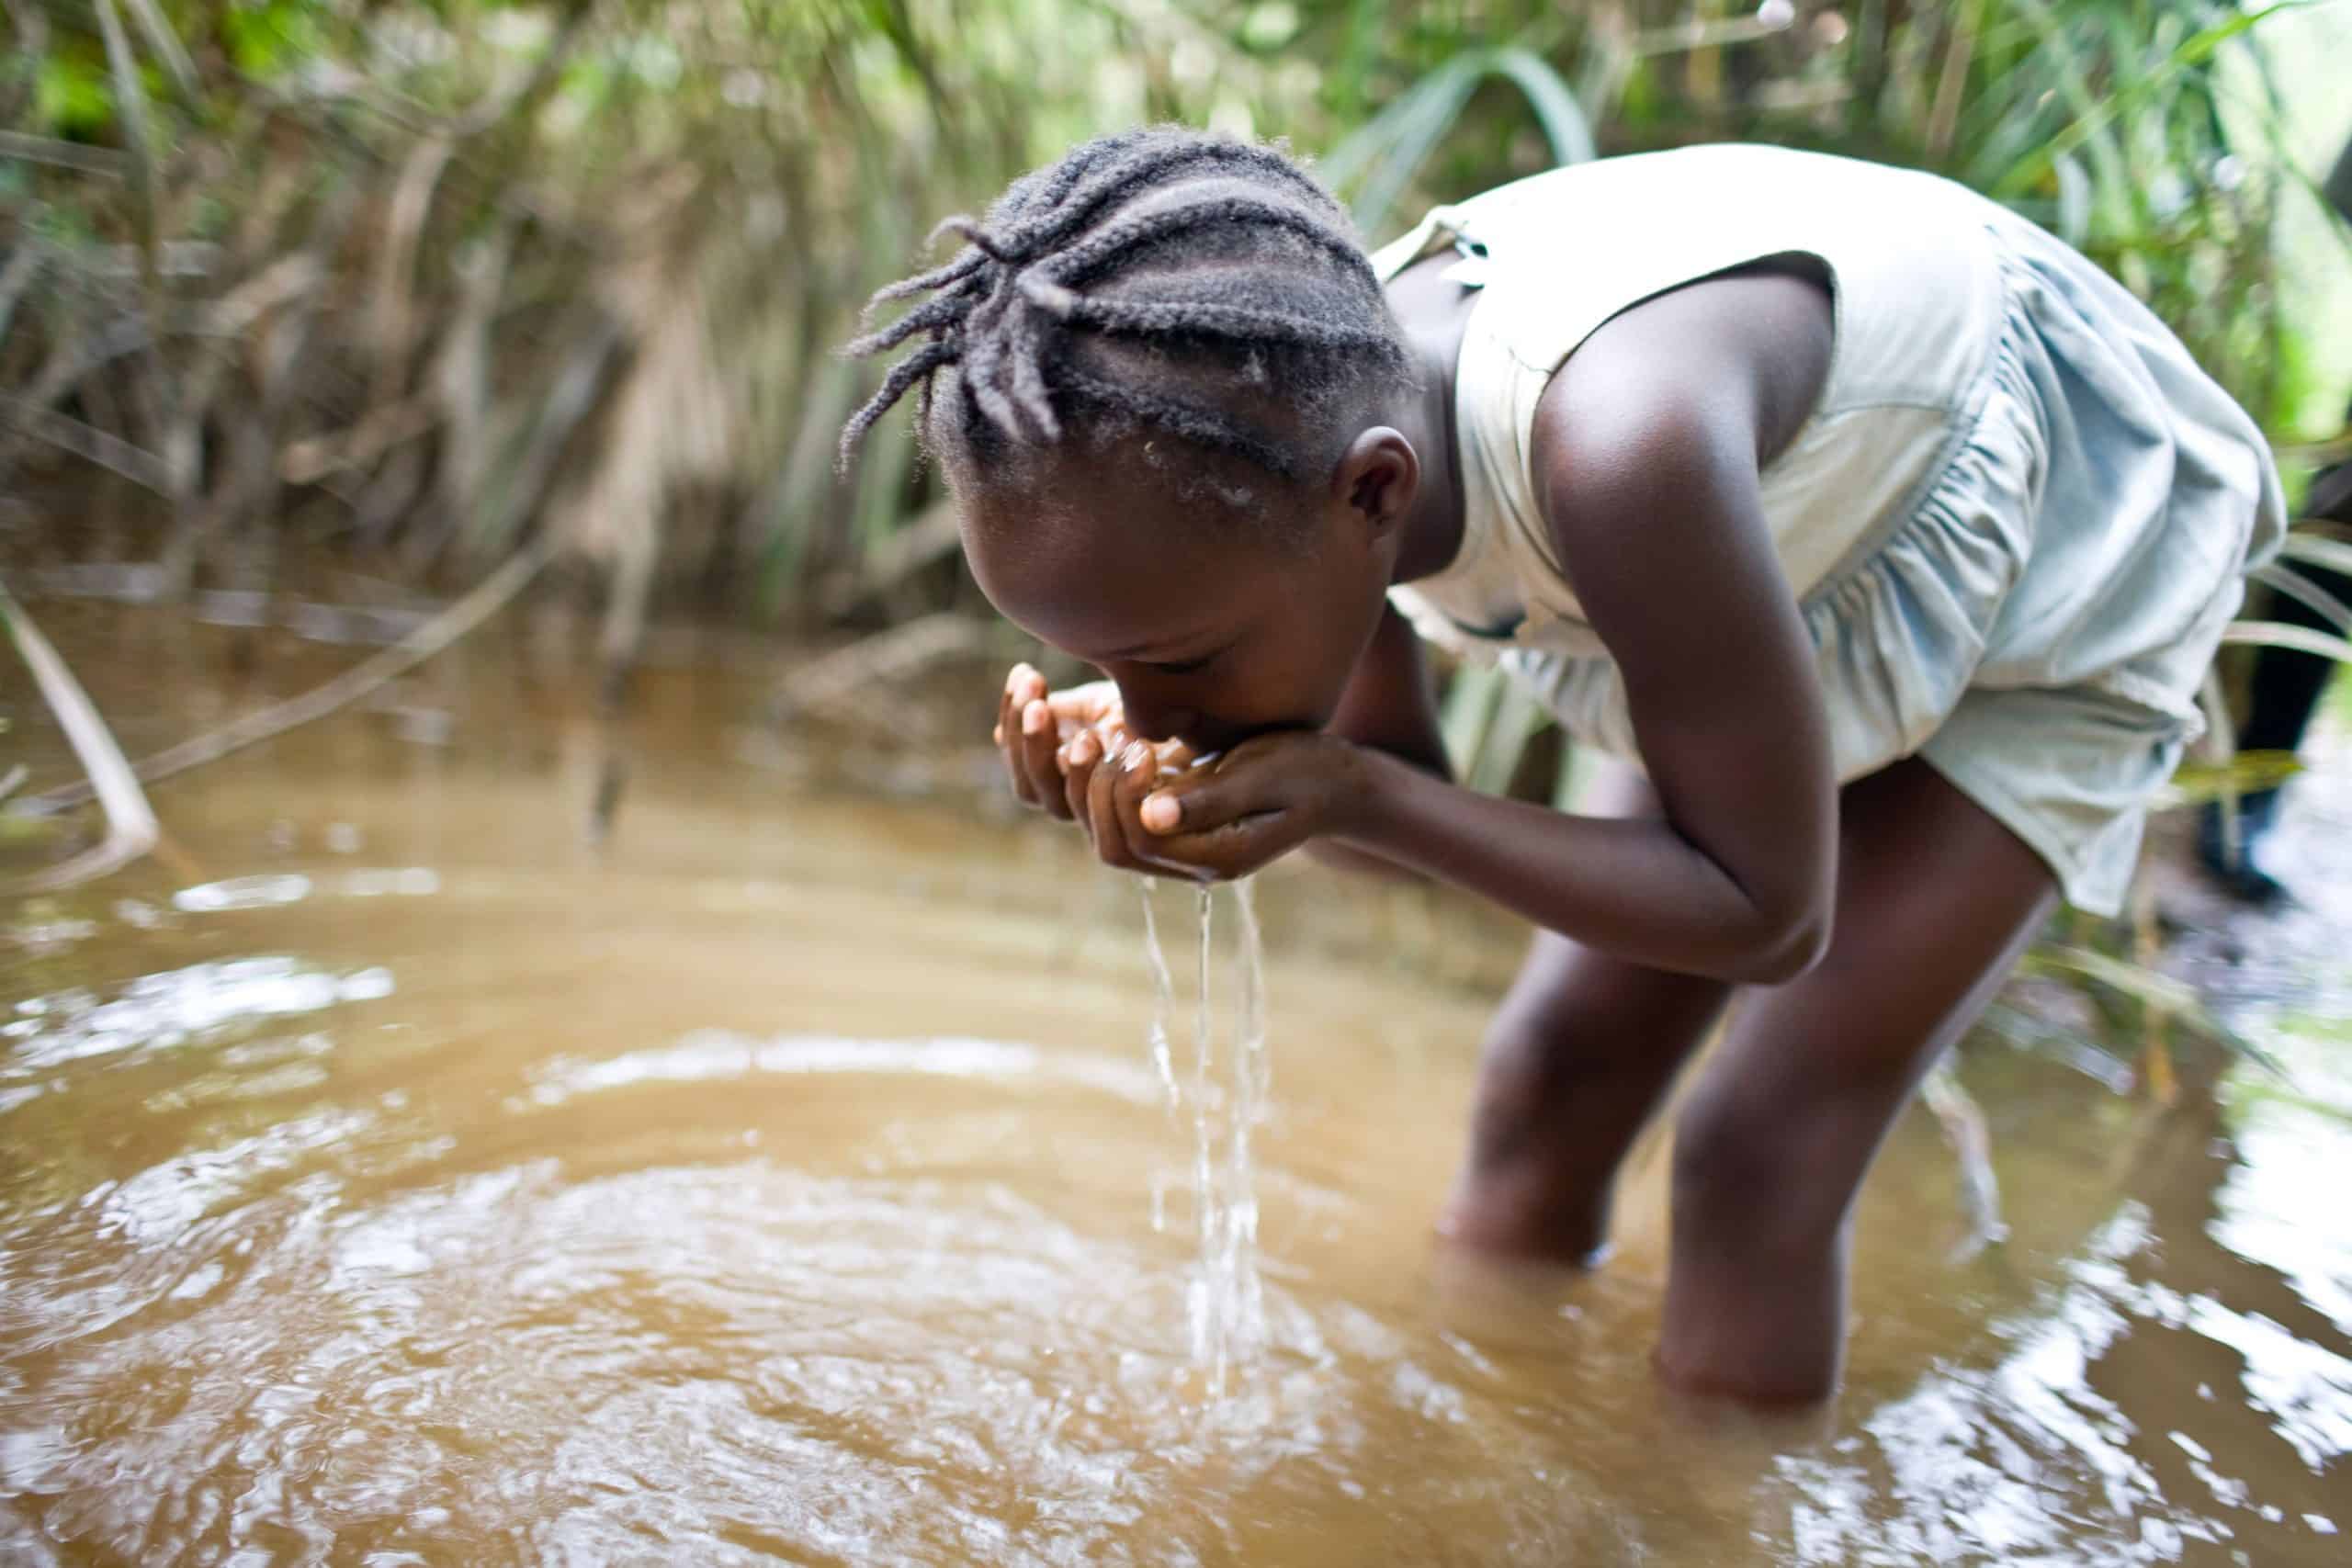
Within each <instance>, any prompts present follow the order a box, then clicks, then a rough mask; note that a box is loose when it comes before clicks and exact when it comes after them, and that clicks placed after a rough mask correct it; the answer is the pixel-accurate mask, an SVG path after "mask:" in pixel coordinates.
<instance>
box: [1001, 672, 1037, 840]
mask: <svg viewBox="0 0 2352 1568" xmlns="http://www.w3.org/2000/svg"><path fill="white" fill-rule="evenodd" d="M1020 675H1021V671H1019V670H1018V669H1015V670H1014V671H1013V672H1012V675H1011V676H1009V677H1007V678H1006V680H1005V682H1004V692H1003V694H1002V695H1001V696H1000V697H998V699H997V705H996V749H997V752H998V754H999V755H1001V757H1003V759H1004V776H1005V779H1006V782H1007V783H1009V784H1012V794H1013V797H1014V798H1015V799H1017V800H1019V801H1020V802H1021V804H1022V805H1023V806H1035V805H1036V804H1037V792H1036V790H1035V787H1034V786H1032V785H1031V784H1030V782H1029V774H1028V772H1027V770H1025V769H1024V768H1023V767H1022V765H1021V751H1020V747H1019V745H1018V742H1019V740H1020V738H1021V710H1020V708H1019V706H1018V705H1016V704H1015V702H1014V700H1013V694H1012V689H1013V684H1014V682H1017V681H1018V680H1019V679H1020Z"/></svg>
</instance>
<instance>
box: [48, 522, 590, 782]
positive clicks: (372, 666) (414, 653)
mask: <svg viewBox="0 0 2352 1568" xmlns="http://www.w3.org/2000/svg"><path fill="white" fill-rule="evenodd" d="M555 552H556V542H555V540H554V539H553V538H551V537H549V536H546V535H542V536H539V537H538V538H537V539H534V540H533V541H532V542H531V543H530V544H528V545H526V546H525V547H523V548H521V549H519V550H517V551H515V554H514V555H513V556H511V557H510V558H508V559H507V561H506V564H505V565H503V566H502V567H500V568H499V569H498V570H496V571H494V572H492V573H491V574H490V576H489V577H488V578H487V579H485V580H484V581H481V583H479V584H477V585H476V586H475V587H474V589H473V590H472V592H469V593H468V594H467V595H466V596H465V597H464V598H462V599H459V600H458V602H457V603H455V604H451V605H450V606H449V607H448V608H447V609H446V610H444V611H442V612H441V613H440V614H439V615H435V616H434V617H433V619H431V620H429V621H427V622H425V623H424V625H423V626H419V627H417V628H416V630H414V631H413V632H411V633H409V635H408V636H406V637H402V638H401V640H400V641H398V642H396V643H394V644H392V646H391V647H390V648H387V649H382V650H381V651H380V652H378V653H376V654H374V655H372V656H370V657H369V658H368V659H366V660H362V661H361V662H360V663H358V664H356V665H354V666H353V667H352V668H351V669H349V670H346V671H344V672H343V673H342V674H340V675H338V676H336V677H335V678H334V680H332V681H329V682H326V683H325V684H324V685H322V686H318V687H315V688H313V689H312V690H311V691H308V692H305V693H304V694H302V695H300V696H299V697H289V698H288V699H287V700H286V701H285V702H282V703H278V704H277V705H274V706H271V707H266V708H264V709H262V710H261V711H260V712H259V713H253V714H247V715H246V716H244V717H243V718H241V719H238V720H237V721H236V722H235V723H233V724H229V725H224V726H223V727H221V728H219V729H216V730H214V731H212V732H211V733H210V734H209V735H199V736H198V737H196V738H195V739H192V740H184V741H182V742H181V743H180V744H178V745H177V746H174V747H172V748H170V749H169V750H163V751H158V752H156V753H155V754H154V755H153V756H152V757H147V758H144V759H142V760H141V761H140V763H139V765H138V766H137V767H136V768H133V769H131V770H130V772H131V773H134V774H135V775H136V776H137V777H139V778H141V779H144V780H147V781H148V782H150V783H153V781H154V780H156V779H164V778H169V777H171V776H172V775H173V774H174V773H186V772H187V770H188V769H190V768H197V767H201V766H203V765H204V764H205V763H207V762H211V761H219V760H220V758H222V757H225V756H227V755H229V753H231V752H232V751H239V750H243V749H244V748H245V747H248V746H251V745H253V744H254V743H255V742H257V741H262V740H267V739H271V738H272V737H273V736H278V735H283V734H285V733H286V732H287V731H288V730H289V729H293V728H297V727H298V726H300V725H305V724H308V723H310V722H311V720H312V719H318V718H324V717H325V716H327V715H329V714H331V713H333V712H334V711H335V710H336V709H337V708H339V707H342V706H344V705H345V704H347V703H350V702H353V701H355V700H356V699H358V698H360V697H364V696H366V695H367V694H368V693H369V692H372V691H374V690H375V689H376V688H377V687H379V686H380V685H382V684H383V683H384V682H387V681H389V680H391V679H392V678H393V677H394V676H396V675H401V674H405V673H406V672H407V671H410V670H413V669H414V668H415V667H416V666H417V665H419V664H422V663H424V661H425V660H428V659H430V658H432V657H433V656H434V655H435V654H436V653H438V652H440V651H441V650H442V649H445V648H447V647H448V646H449V645H450V644H451V643H453V642H455V641H457V640H458V638H459V637H463V636H465V635H466V634H467V633H468V632H469V631H471V630H473V629H474V627H476V626H480V625H481V623H482V622H484V621H486V620H488V619H489V618H490V617H491V616H492V615H495V614H496V613H497V612H498V611H499V610H501V609H503V607H504V606H505V604H506V603H507V601H508V600H510V599H512V598H514V597H515V594H517V593H519V592H522V590H523V588H524V587H525V585H526V584H527V583H528V582H529V581H531V579H533V578H534V577H537V575H538V573H539V569H540V568H542V567H544V566H546V565H547V564H548V560H549V559H551V558H553V557H554V555H555ZM88 798H90V795H89V792H88V790H87V789H86V788H85V786H82V785H78V784H77V785H69V786H67V787H66V788H64V789H56V790H51V791H50V792H49V793H48V794H46V795H36V796H35V797H34V798H33V799H31V800H29V801H28V802H27V803H26V805H25V807H24V808H25V809H27V810H29V811H32V812H35V813H46V812H51V811H60V810H62V809H64V808H65V807H71V806H78V805H80V804H81V803H82V802H83V801H85V800H87V799H88Z"/></svg>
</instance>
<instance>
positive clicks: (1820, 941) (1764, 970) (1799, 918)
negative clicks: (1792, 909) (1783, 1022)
mask: <svg viewBox="0 0 2352 1568" xmlns="http://www.w3.org/2000/svg"><path fill="white" fill-rule="evenodd" d="M1835 924H1836V922H1835V920H1834V919H1832V917H1831V913H1830V910H1829V908H1828V907H1827V905H1826V904H1824V905H1823V906H1821V907H1819V908H1804V909H1801V910H1799V911H1798V912H1797V913H1796V914H1794V915H1793V916H1791V917H1788V918H1785V919H1780V920H1776V921H1774V922H1772V927H1771V930H1770V931H1769V932H1768V933H1767V934H1766V935H1765V937H1764V939H1763V940H1762V941H1761V942H1758V945H1757V951H1756V953H1754V954H1753V956H1752V957H1751V958H1750V960H1749V962H1748V964H1747V970H1748V973H1747V974H1745V975H1743V976H1740V978H1741V979H1743V980H1745V981H1746V982H1747V984H1749V985H1753V986H1785V985H1787V984H1788V983H1789V982H1790V981H1792V980H1794V979H1796V978H1798V977H1799V976H1803V975H1805V974H1807V973H1809V972H1810V971H1811V970H1812V969H1813V968H1814V967H1815V965H1816V964H1819V963H1820V962H1821V960H1822V959H1823V957H1824V956H1826V954H1827V953H1828V952H1829V938H1830V934H1831V931H1832V930H1833V928H1834V926H1835Z"/></svg>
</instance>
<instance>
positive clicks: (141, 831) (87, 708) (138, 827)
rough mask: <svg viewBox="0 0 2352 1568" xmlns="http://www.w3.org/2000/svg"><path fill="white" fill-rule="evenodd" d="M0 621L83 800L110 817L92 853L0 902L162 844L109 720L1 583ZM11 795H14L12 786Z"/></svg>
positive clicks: (5, 888) (90, 875)
mask: <svg viewBox="0 0 2352 1568" xmlns="http://www.w3.org/2000/svg"><path fill="white" fill-rule="evenodd" d="M0 620H5V621H6V622H7V625H8V636H9V638H10V640H12V641H13V642H15V643H16V645H17V652H18V653H19V654H21V655H23V657H24V660H25V665H26V667H27V668H28V669H29V670H30V671H32V674H33V681H34V683H35V684H37V685H39V686H40V694H41V695H42V696H43V697H44V698H46V699H47V700H48V702H49V706H50V711H51V712H52V713H54V714H56V715H57V722H58V725H59V727H60V728H62V729H63V730H64V731H65V739H67V740H69V741H71V742H72V743H73V746H74V755H75V756H76V757H78V758H80V759H81V760H82V771H83V772H84V773H87V774H88V775H89V783H88V784H87V785H85V786H84V787H85V790H86V792H87V794H86V795H85V798H87V795H96V798H97V802H98V805H99V806H100V807H102V808H103V809H104V810H105V812H106V814H107V836H106V838H105V839H104V840H100V841H99V842H98V843H97V844H96V846H95V847H93V848H91V849H88V850H85V851H84V852H82V853H80V854H78V855H75V856H74V857H73V858H71V859H69V860H66V861H63V862H62V863H59V864H56V865H53V866H51V867H50V868H49V869H47V870H46V871H39V872H35V873H34V874H31V875H30V876H24V877H19V878H17V880H15V881H13V882H8V883H0V895H16V894H25V893H50V892H54V891H55V890H57V889H58V888H61V887H72V886H74V885H75V884H77V883H83V882H88V881H91V880H93V879H94V878H96V877H100V876H104V875H106V874H108V873H110V872H114V871H118V870H120V869H121V868H122V867H124V866H126V865H129V864H130V863H131V862H132V861H135V860H137V859H138V858H139V857H140V856H141V855H143V854H145V853H146V852H148V851H149V850H152V849H153V848H154V847H155V840H156V839H157V838H158V837H159V836H160V832H161V830H160V829H158V828H157V827H156V825H155V813H154V811H153V808H152V807H149V806H148V804H147V795H146V794H145V792H144V791H142V790H141V789H140V787H139V781H138V779H137V778H135V777H134V776H133V775H132V773H131V771H130V763H129V762H127V761H123V756H122V748H121V747H120V746H119V745H117V744H116V743H115V739H114V734H113V732H112V731H111V730H109V729H107V726H106V720H104V719H102V718H100V717H99V716H98V710H97V709H96V707H94V706H92V705H91V703H90V697H89V694H88V693H86V692H85V691H83V690H82V683H81V682H79V681H76V680H75V679H74V672H73V671H71V670H68V669H67V668H66V667H65V660H62V659H60V658H59V657H58V656H57V650H56V649H53V648H51V646H50V645H49V639H48V638H47V637H43V636H41V633H40V627H39V626H35V625H33V623H32V617H31V616H29V615H26V614H25V612H24V609H23V607H22V606H21V605H19V604H17V600H16V596H15V595H14V594H12V593H10V592H8V590H7V586H6V584H5V583H0ZM10 787H11V788H13V787H15V786H14V782H13V781H12V782H11V784H10Z"/></svg>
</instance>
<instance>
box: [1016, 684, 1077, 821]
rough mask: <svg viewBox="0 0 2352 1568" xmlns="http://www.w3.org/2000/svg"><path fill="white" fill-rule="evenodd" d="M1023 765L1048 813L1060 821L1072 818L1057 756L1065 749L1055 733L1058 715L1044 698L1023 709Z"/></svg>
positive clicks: (1025, 705) (1031, 699)
mask: <svg viewBox="0 0 2352 1568" xmlns="http://www.w3.org/2000/svg"><path fill="white" fill-rule="evenodd" d="M1017 744H1018V745H1019V747H1020V750H1021V765H1022V766H1023V767H1024V768H1026V769H1027V770H1028V771H1029V786H1030V788H1032V789H1033V790H1035V792H1036V794H1037V798H1038V799H1040V800H1042V801H1044V802H1045V804H1046V810H1048V811H1051V812H1052V813H1053V814H1054V815H1055V816H1057V817H1064V816H1067V815H1068V814H1069V802H1068V801H1066V800H1065V799H1063V798H1062V788H1061V783H1062V781H1061V765H1060V763H1058V762H1057V761H1055V759H1054V753H1055V752H1056V751H1057V750H1060V749H1061V737H1060V736H1058V735H1057V734H1056V733H1055V732H1054V711H1053V709H1052V708H1050V707H1048V706H1047V705H1046V699H1045V698H1044V697H1042V696H1038V697H1032V698H1030V699H1029V700H1028V701H1027V702H1026V703H1024V704H1023V705H1022V708H1021V739H1020V740H1019V741H1018V743H1017Z"/></svg>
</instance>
